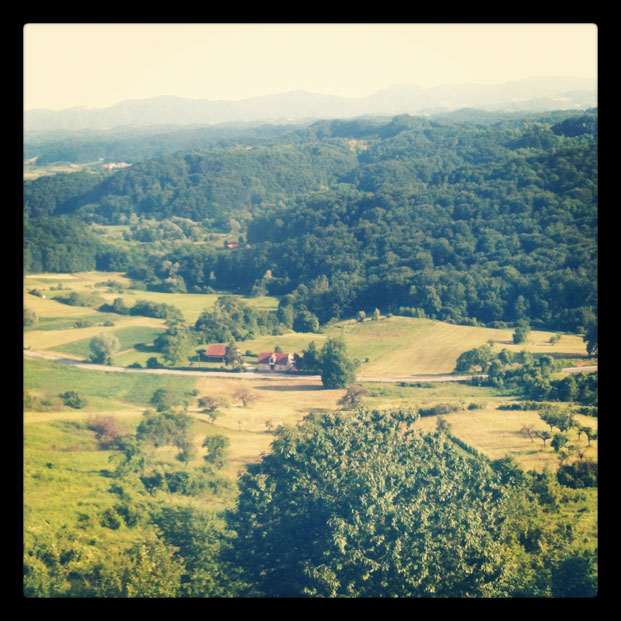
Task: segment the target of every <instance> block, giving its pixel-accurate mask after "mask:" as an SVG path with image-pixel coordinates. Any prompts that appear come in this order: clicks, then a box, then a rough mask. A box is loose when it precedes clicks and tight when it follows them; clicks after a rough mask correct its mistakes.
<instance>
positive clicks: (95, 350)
mask: <svg viewBox="0 0 621 621" xmlns="http://www.w3.org/2000/svg"><path fill="white" fill-rule="evenodd" d="M89 347H90V349H91V352H92V354H91V360H92V361H93V362H94V363H95V364H112V363H113V362H114V357H115V356H116V355H117V354H118V353H119V351H120V350H121V344H120V343H119V339H117V338H116V336H114V334H111V333H110V332H106V333H104V334H100V335H99V336H95V337H93V338H92V339H91V342H90V344H89Z"/></svg>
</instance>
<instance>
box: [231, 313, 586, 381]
mask: <svg viewBox="0 0 621 621" xmlns="http://www.w3.org/2000/svg"><path fill="white" fill-rule="evenodd" d="M553 335H554V333H553V332H546V331H536V330H534V331H532V332H531V333H530V334H529V337H528V342H526V343H521V344H519V345H514V344H513V330H512V329H510V328H507V329H495V328H482V327H476V326H459V325H454V324H448V323H444V322H441V321H432V320H430V319H417V318H411V317H390V318H384V319H380V320H378V321H374V320H366V321H364V322H357V321H354V320H348V321H343V322H340V323H337V324H334V325H332V326H329V327H328V328H326V329H325V331H324V332H323V333H322V334H313V333H303V334H296V333H289V334H284V335H280V336H261V337H259V338H256V339H253V340H250V341H245V342H244V343H241V344H240V346H241V348H242V352H245V351H247V350H249V351H252V352H254V353H260V352H269V351H274V347H276V346H279V347H280V348H281V349H282V350H283V351H285V352H289V351H290V352H295V353H298V354H299V353H301V352H302V351H303V350H304V349H306V348H307V347H308V344H309V343H310V342H311V341H314V342H315V344H316V345H317V348H318V349H320V348H321V346H322V345H323V343H324V342H325V341H326V339H328V338H342V339H343V340H344V341H345V343H346V344H347V348H348V351H349V354H350V356H351V357H352V358H354V359H356V360H358V361H359V362H360V367H359V369H358V374H359V375H361V376H364V377H379V378H382V377H409V376H414V375H443V374H447V373H452V372H453V371H454V369H455V363H456V362H457V358H458V357H459V356H460V355H461V354H462V353H463V352H464V351H467V350H469V349H474V348H476V347H480V346H482V345H486V344H488V343H489V344H490V345H491V346H492V349H493V350H494V351H496V352H499V351H500V350H502V349H508V350H510V351H512V352H519V351H523V350H525V351H530V352H532V353H533V354H550V355H551V356H553V357H563V358H575V359H586V346H585V343H584V341H583V340H582V337H581V336H579V335H571V334H563V335H561V338H560V341H558V342H557V343H550V338H551V337H552V336H553Z"/></svg>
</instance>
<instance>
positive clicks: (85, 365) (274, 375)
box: [24, 349, 597, 384]
mask: <svg viewBox="0 0 621 621" xmlns="http://www.w3.org/2000/svg"><path fill="white" fill-rule="evenodd" d="M24 355H25V356H28V357H30V358H42V359H44V360H51V361H53V362H58V363H60V364H67V365H71V366H73V367H76V368H79V369H86V370H90V371H105V372H107V373H151V374H155V375H193V376H198V377H221V378H227V379H261V380H272V381H274V380H279V381H280V380H291V381H299V380H300V379H301V378H304V379H308V380H321V377H320V376H319V375H297V374H292V373H278V372H275V371H272V372H270V373H259V372H258V371H241V372H239V373H234V372H226V371H207V370H198V369H197V370H192V369H183V370H181V369H130V368H127V367H115V366H109V365H105V364H92V363H89V362H83V361H80V360H74V359H71V358H62V357H60V356H58V355H54V354H49V353H46V352H39V351H32V350H29V349H24ZM562 371H563V372H564V373H580V372H582V371H584V372H589V371H597V366H588V367H587V366H585V367H571V368H567V369H562ZM473 377H485V375H484V374H480V375H446V374H444V375H413V376H407V377H367V376H363V375H360V376H358V377H357V378H356V379H357V381H359V382H383V383H393V384H394V383H398V382H461V381H464V380H468V379H471V378H473Z"/></svg>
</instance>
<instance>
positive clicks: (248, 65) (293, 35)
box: [23, 23, 597, 110]
mask: <svg viewBox="0 0 621 621" xmlns="http://www.w3.org/2000/svg"><path fill="white" fill-rule="evenodd" d="M23 44H24V49H23V70H24V79H23V85H24V109H26V110H30V109H34V108H48V109H51V110H61V109H65V108H71V107H75V106H82V107H86V108H105V107H108V106H112V105H114V104H116V103H119V102H120V101H124V100H127V99H146V98H150V97H158V96H161V95H173V96H177V97H187V98H191V99H209V100H234V101H235V100H240V99H245V98H248V97H256V96H262V95H271V94H276V93H284V92H288V91H294V90H305V91H309V92H313V93H324V94H331V95H340V96H343V97H363V96H366V95H370V94H372V93H374V92H376V91H378V90H381V89H383V88H387V87H389V86H393V85H395V84H415V85H418V86H423V87H430V86H438V85H441V84H466V83H472V84H500V83H503V82H509V81H512V80H520V79H524V78H529V77H544V76H566V77H588V78H596V77H597V26H596V25H595V24H590V23H584V24H579V23H573V24H571V23H570V24H549V23H547V24H536V23H533V24H502V23H499V24H466V23H457V24H449V23H440V24H416V23H395V24H387V23H378V24H367V23H365V24H354V23H352V24H347V23H346V24H326V23H318V24H312V23H292V24H243V23H232V24H231V23H216V24H209V23H204V24H203V23H201V24H199V23H189V24H179V23H171V24H148V23H145V24H140V23H138V24H136V23H132V24H129V23H128V24H124V23H109V24H105V23H81V24H76V23H71V24H62V23H29V24H26V25H25V26H24V30H23Z"/></svg>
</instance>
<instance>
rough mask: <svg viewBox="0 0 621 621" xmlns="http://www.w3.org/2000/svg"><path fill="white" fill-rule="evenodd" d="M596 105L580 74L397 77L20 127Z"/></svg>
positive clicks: (76, 114)
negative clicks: (376, 87) (343, 88)
mask: <svg viewBox="0 0 621 621" xmlns="http://www.w3.org/2000/svg"><path fill="white" fill-rule="evenodd" d="M595 106H597V83H596V81H595V80H591V79H587V78H565V77H548V78H530V79H526V80H519V81H514V82H506V83H503V84H495V85H482V84H452V85H451V84H447V85H442V86H436V87H430V88H423V87H420V86H416V85H413V84H399V85H395V86H391V87H389V88H386V89H383V90H381V91H378V92H376V93H373V94H371V95H368V96H367V97H360V98H347V97H341V96H338V95H324V94H318V93H309V92H307V91H291V92H287V93H280V94H275V95H266V96H261V97H252V98H248V99H243V100H240V101H224V100H207V99H188V98H184V97H175V96H169V95H164V96H160V97H153V98H150V99H135V100H126V101H122V102H120V103H118V104H115V105H113V106H110V107H107V108H98V109H87V108H82V107H75V108H67V109H65V110H58V111H55V110H47V109H35V110H26V111H25V112H24V129H25V131H45V130H56V129H71V130H75V129H108V128H112V127H118V126H121V125H126V126H127V125H129V126H131V125H134V126H145V125H171V124H172V125H195V124H205V125H211V124H216V123H227V122H248V121H254V122H256V121H260V122H275V121H278V122H281V123H282V122H289V121H290V122H293V121H300V120H304V119H322V118H324V119H325V118H352V117H358V116H365V115H395V114H415V113H418V114H422V113H425V112H427V111H438V110H447V111H450V110H456V109H460V108H467V107H478V108H481V109H485V110H510V111H518V110H531V111H542V110H568V109H584V108H590V107H595Z"/></svg>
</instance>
